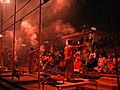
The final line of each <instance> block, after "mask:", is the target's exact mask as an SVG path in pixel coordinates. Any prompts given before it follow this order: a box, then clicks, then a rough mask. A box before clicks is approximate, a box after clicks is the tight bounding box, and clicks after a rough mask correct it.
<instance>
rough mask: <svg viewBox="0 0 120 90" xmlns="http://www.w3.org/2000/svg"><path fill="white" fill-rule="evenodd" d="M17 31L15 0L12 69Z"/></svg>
mask: <svg viewBox="0 0 120 90" xmlns="http://www.w3.org/2000/svg"><path fill="white" fill-rule="evenodd" d="M15 30H16V0H14V30H13V59H12V68H13V67H14V58H15Z"/></svg>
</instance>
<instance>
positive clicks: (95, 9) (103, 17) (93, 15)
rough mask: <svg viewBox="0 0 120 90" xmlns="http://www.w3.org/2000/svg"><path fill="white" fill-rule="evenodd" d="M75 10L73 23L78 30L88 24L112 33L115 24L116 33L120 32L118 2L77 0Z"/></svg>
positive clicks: (111, 0)
mask: <svg viewBox="0 0 120 90" xmlns="http://www.w3.org/2000/svg"><path fill="white" fill-rule="evenodd" d="M74 8H75V9H74V11H73V12H72V13H74V15H73V14H72V15H73V17H72V20H73V21H72V22H71V23H73V24H74V25H75V26H76V28H79V26H80V25H82V24H88V25H92V26H96V27H98V28H99V29H101V30H103V31H104V30H105V31H108V32H111V31H112V30H111V28H112V24H115V29H116V31H119V23H120V18H119V16H120V12H119V8H120V6H119V2H118V0H77V3H76V5H75V6H74ZM111 19H112V24H111Z"/></svg>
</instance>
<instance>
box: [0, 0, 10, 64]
mask: <svg viewBox="0 0 120 90" xmlns="http://www.w3.org/2000/svg"><path fill="white" fill-rule="evenodd" d="M5 3H10V0H0V4H1V15H0V16H1V20H0V22H1V25H0V27H1V28H0V64H1V66H3V59H2V28H3V11H4V8H5Z"/></svg>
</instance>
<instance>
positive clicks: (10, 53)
mask: <svg viewBox="0 0 120 90" xmlns="http://www.w3.org/2000/svg"><path fill="white" fill-rule="evenodd" d="M12 64H13V63H12V52H11V50H9V52H8V69H9V70H11V69H12Z"/></svg>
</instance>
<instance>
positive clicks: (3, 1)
mask: <svg viewBox="0 0 120 90" xmlns="http://www.w3.org/2000/svg"><path fill="white" fill-rule="evenodd" d="M0 2H1V3H10V0H0Z"/></svg>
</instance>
